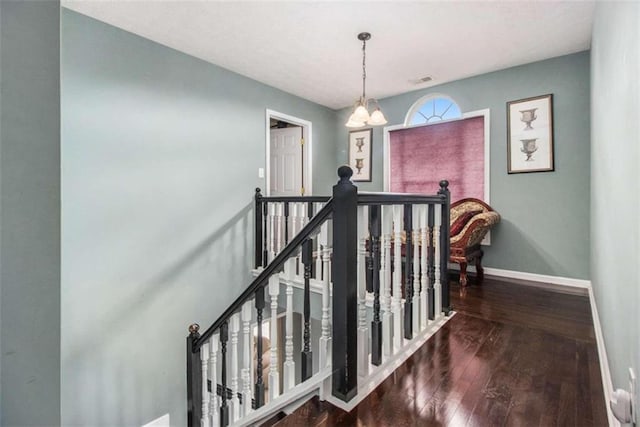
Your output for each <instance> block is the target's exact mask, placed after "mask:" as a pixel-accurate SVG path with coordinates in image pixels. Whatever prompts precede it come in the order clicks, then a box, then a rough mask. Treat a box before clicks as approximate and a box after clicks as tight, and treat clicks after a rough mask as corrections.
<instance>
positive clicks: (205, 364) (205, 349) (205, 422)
mask: <svg viewBox="0 0 640 427" xmlns="http://www.w3.org/2000/svg"><path fill="white" fill-rule="evenodd" d="M200 362H201V364H202V418H200V426H201V427H209V426H210V424H209V422H210V421H211V418H210V417H209V389H208V388H207V380H208V379H209V375H208V370H209V343H204V344H202V347H200Z"/></svg>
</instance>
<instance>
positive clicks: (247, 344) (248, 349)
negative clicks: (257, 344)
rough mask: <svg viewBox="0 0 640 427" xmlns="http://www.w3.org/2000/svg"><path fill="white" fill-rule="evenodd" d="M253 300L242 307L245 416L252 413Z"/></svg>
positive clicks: (243, 404) (243, 401)
mask: <svg viewBox="0 0 640 427" xmlns="http://www.w3.org/2000/svg"><path fill="white" fill-rule="evenodd" d="M253 304H254V301H253V300H249V301H247V302H245V303H244V304H243V306H242V336H243V339H244V341H243V343H242V347H243V350H244V353H243V354H242V406H243V408H242V409H243V410H242V414H243V415H244V416H246V415H247V414H249V413H250V412H251V411H252V408H251V399H252V397H253V396H252V392H251V384H252V381H251V359H252V355H253V348H252V346H251V344H252V340H251V311H252V309H253Z"/></svg>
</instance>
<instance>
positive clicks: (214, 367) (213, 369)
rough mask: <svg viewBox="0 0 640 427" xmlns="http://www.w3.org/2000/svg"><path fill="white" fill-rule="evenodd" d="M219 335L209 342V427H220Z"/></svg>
mask: <svg viewBox="0 0 640 427" xmlns="http://www.w3.org/2000/svg"><path fill="white" fill-rule="evenodd" d="M219 343H220V335H219V334H215V335H212V336H211V339H210V340H209V355H210V356H209V363H210V368H209V377H211V393H210V394H209V414H210V415H211V426H212V427H219V426H220V413H219V412H218V408H219V407H220V401H219V400H218V391H217V390H218V345H219Z"/></svg>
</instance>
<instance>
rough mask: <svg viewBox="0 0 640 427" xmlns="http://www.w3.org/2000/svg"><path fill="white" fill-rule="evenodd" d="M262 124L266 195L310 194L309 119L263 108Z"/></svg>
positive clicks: (310, 143)
mask: <svg viewBox="0 0 640 427" xmlns="http://www.w3.org/2000/svg"><path fill="white" fill-rule="evenodd" d="M266 127H267V130H266V185H265V187H266V195H268V196H309V195H311V194H312V188H311V182H312V179H311V177H312V174H311V146H312V141H311V135H312V134H311V122H310V121H308V120H304V119H300V118H297V117H293V116H290V115H287V114H283V113H279V112H277V111H273V110H267V114H266Z"/></svg>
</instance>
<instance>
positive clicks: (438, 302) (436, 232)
mask: <svg viewBox="0 0 640 427" xmlns="http://www.w3.org/2000/svg"><path fill="white" fill-rule="evenodd" d="M441 219H442V215H441V209H440V207H439V206H438V207H437V208H436V212H435V221H434V226H433V242H434V244H435V254H434V257H433V263H434V264H435V274H436V281H435V283H434V285H433V294H434V306H435V310H434V311H435V317H436V318H438V317H440V315H441V314H442V285H441V284H440V250H441V248H440V224H441V222H442V221H441Z"/></svg>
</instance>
